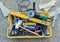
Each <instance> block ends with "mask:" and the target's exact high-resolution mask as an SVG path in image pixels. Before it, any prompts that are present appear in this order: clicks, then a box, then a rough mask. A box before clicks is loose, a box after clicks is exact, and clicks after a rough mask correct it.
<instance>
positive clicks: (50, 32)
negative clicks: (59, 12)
mask: <svg viewBox="0 0 60 42" xmlns="http://www.w3.org/2000/svg"><path fill="white" fill-rule="evenodd" d="M14 13H15V14H14ZM38 13H39V14H45V15H47V16H48V17H49V18H50V15H49V13H48V12H38ZM12 14H13V15H12ZM16 14H17V15H16ZM20 14H25V15H26V12H13V11H12V12H10V13H9V17H8V21H9V23H10V25H11V24H12V18H13V17H12V16H17V17H19V16H20ZM24 17H25V18H26V16H23V18H24ZM48 24H49V23H48V22H47V25H48ZM9 30H10V29H9V28H7V37H8V38H49V37H51V36H52V28H51V27H50V26H49V25H48V26H47V30H48V32H49V35H48V36H9V35H8V34H9Z"/></svg>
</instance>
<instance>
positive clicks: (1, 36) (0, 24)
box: [0, 0, 60, 42]
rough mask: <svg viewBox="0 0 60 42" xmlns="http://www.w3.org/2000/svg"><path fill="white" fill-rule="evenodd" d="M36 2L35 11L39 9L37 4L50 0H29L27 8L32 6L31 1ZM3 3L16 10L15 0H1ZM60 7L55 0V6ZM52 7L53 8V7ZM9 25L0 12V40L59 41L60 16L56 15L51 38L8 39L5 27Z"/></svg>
mask: <svg viewBox="0 0 60 42" xmlns="http://www.w3.org/2000/svg"><path fill="white" fill-rule="evenodd" d="M33 1H35V2H36V9H37V11H41V10H40V9H39V7H38V5H39V4H44V3H47V2H49V1H50V0H31V4H30V6H29V8H32V2H33ZM2 2H3V3H4V5H5V6H6V7H7V8H9V9H10V10H13V11H18V8H17V7H18V6H17V4H16V0H2ZM54 7H60V0H57V3H56V6H54ZM54 7H53V8H54ZM8 27H9V23H8V18H7V17H6V18H4V17H3V15H2V13H1V12H0V42H60V16H58V18H57V20H56V22H55V27H54V28H52V29H53V31H52V32H53V35H52V37H51V38H46V39H8V38H7V36H6V32H7V28H8Z"/></svg>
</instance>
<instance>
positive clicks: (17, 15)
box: [9, 11, 45, 25]
mask: <svg viewBox="0 0 60 42" xmlns="http://www.w3.org/2000/svg"><path fill="white" fill-rule="evenodd" d="M9 14H10V15H12V16H16V17H19V18H22V19H28V18H29V17H28V16H27V15H24V14H21V13H19V12H14V11H11V12H10V13H9ZM29 20H30V21H32V22H35V23H39V24H43V25H45V21H43V20H40V19H37V18H29Z"/></svg>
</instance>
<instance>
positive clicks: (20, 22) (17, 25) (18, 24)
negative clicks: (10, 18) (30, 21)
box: [15, 20, 23, 29]
mask: <svg viewBox="0 0 60 42" xmlns="http://www.w3.org/2000/svg"><path fill="white" fill-rule="evenodd" d="M22 22H23V21H22V20H18V23H17V24H16V26H15V28H16V29H18V28H19V26H20V25H21V24H22Z"/></svg>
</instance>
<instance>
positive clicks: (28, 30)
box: [20, 26, 39, 36]
mask: <svg viewBox="0 0 60 42" xmlns="http://www.w3.org/2000/svg"><path fill="white" fill-rule="evenodd" d="M20 28H21V29H24V30H26V31H28V32H30V33H33V34H35V35H37V36H39V34H37V33H35V32H33V31H31V30H29V29H26V28H24V27H22V26H20Z"/></svg>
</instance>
